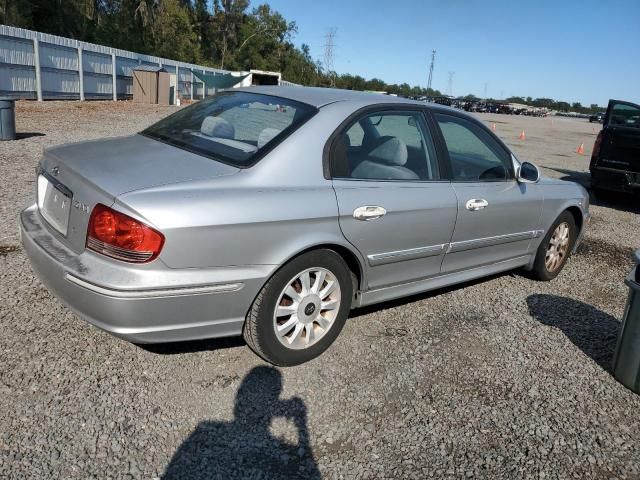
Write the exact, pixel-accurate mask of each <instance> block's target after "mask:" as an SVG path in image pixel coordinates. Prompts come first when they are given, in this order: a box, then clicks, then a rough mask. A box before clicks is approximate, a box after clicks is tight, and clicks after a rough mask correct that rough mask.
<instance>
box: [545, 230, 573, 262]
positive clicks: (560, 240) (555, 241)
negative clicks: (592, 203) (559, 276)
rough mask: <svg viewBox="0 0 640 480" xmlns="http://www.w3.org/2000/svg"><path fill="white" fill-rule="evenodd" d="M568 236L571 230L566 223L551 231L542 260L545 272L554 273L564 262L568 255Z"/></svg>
mask: <svg viewBox="0 0 640 480" xmlns="http://www.w3.org/2000/svg"><path fill="white" fill-rule="evenodd" d="M570 234H571V229H570V228H569V224H568V223H567V222H562V223H560V224H559V225H558V226H557V227H556V229H555V230H554V231H553V235H551V238H550V239H549V245H547V253H546V255H545V258H544V265H545V267H546V269H547V271H549V272H555V271H556V270H557V269H558V268H560V266H561V265H562V263H563V262H564V260H565V258H566V257H567V255H568V253H569V240H570Z"/></svg>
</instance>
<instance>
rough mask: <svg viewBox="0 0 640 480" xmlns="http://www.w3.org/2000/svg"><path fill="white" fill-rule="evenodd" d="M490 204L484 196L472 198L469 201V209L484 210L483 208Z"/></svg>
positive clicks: (473, 210)
mask: <svg viewBox="0 0 640 480" xmlns="http://www.w3.org/2000/svg"><path fill="white" fill-rule="evenodd" d="M488 206H489V202H487V201H486V200H485V199H484V198H472V199H471V200H469V201H467V205H466V207H467V210H471V211H472V212H475V211H476V210H482V209H483V208H486V207H488Z"/></svg>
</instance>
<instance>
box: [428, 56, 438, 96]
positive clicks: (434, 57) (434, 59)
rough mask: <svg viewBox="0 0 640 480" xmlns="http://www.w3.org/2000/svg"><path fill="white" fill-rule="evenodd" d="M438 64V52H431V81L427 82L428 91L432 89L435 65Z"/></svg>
mask: <svg viewBox="0 0 640 480" xmlns="http://www.w3.org/2000/svg"><path fill="white" fill-rule="evenodd" d="M434 63H436V51H435V50H431V66H430V67H429V80H428V81H427V90H430V89H431V80H433V65H434Z"/></svg>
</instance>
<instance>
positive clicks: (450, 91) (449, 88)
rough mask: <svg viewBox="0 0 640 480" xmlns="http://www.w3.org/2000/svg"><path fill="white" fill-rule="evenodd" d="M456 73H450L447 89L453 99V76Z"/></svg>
mask: <svg viewBox="0 0 640 480" xmlns="http://www.w3.org/2000/svg"><path fill="white" fill-rule="evenodd" d="M455 74H456V72H449V84H448V88H447V93H448V95H449V96H450V97H453V76H454V75H455Z"/></svg>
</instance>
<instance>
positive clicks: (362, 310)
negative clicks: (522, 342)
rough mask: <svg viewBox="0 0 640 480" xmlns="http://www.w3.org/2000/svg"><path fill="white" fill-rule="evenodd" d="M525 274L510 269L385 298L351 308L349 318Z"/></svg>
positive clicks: (524, 273)
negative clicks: (408, 294) (446, 285)
mask: <svg viewBox="0 0 640 480" xmlns="http://www.w3.org/2000/svg"><path fill="white" fill-rule="evenodd" d="M523 275H524V276H526V272H524V271H522V270H510V271H507V272H500V273H494V274H493V275H488V276H486V277H480V278H476V279H473V280H468V281H466V282H463V283H456V284H454V285H450V286H448V287H442V288H437V289H435V290H428V291H426V292H422V293H416V294H414V295H410V296H408V297H400V298H396V299H393V300H387V301H385V302H381V303H374V304H373V305H367V306H366V307H359V308H355V309H353V310H351V312H350V313H349V318H350V319H351V318H358V317H362V316H363V315H368V314H370V313H374V312H379V311H381V310H387V309H389V308H396V307H402V306H403V305H407V304H409V303H414V302H419V301H420V300H426V299H428V298H431V297H437V296H439V295H444V294H445V293H449V292H454V291H456V290H463V289H465V288H467V287H470V286H472V285H479V284H481V283H485V282H490V281H491V280H495V279H496V278H500V277H505V276H513V277H516V276H523Z"/></svg>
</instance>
